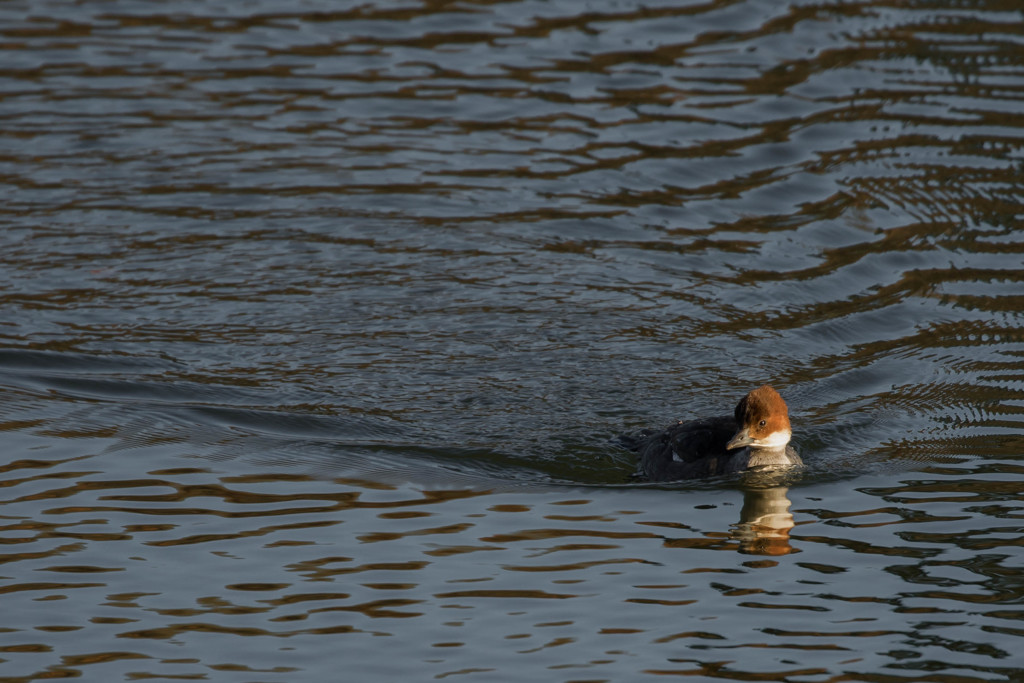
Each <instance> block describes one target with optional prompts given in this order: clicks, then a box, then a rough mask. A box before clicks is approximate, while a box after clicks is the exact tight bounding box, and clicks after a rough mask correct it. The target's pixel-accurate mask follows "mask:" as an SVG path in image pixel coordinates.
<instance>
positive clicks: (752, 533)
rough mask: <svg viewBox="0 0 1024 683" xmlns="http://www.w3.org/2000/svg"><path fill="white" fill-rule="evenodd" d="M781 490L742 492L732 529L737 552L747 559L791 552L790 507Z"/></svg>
mask: <svg viewBox="0 0 1024 683" xmlns="http://www.w3.org/2000/svg"><path fill="white" fill-rule="evenodd" d="M788 491H789V489H788V488H787V487H785V486H772V487H767V488H761V487H749V488H744V491H743V508H742V509H741V510H740V521H739V522H738V523H736V524H734V525H732V532H731V534H730V535H731V536H732V538H734V539H736V540H737V541H739V551H740V552H741V553H748V554H751V555H788V554H789V553H791V552H793V546H792V545H790V543H789V530H790V529H792V528H793V515H792V514H790V512H789V506H790V505H791V504H792V503H791V501H790V500H789V498H788V497H787V496H786V493H787V492H788Z"/></svg>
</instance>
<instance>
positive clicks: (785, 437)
mask: <svg viewBox="0 0 1024 683" xmlns="http://www.w3.org/2000/svg"><path fill="white" fill-rule="evenodd" d="M791 437H792V431H791V429H790V425H789V409H788V408H787V407H786V402H785V401H783V400H782V396H780V395H779V392H777V391H775V389H774V388H772V387H771V386H769V385H767V384H765V385H764V386H762V387H758V388H757V389H754V390H753V391H751V392H750V393H748V394H747V395H746V396H744V397H743V399H742V400H741V401H740V402H739V405H737V406H736V410H735V411H734V412H733V414H732V415H721V416H718V417H706V418H701V419H697V420H691V421H689V422H679V423H678V424H675V425H672V426H671V427H669V428H668V429H666V430H664V431H662V432H653V433H652V432H647V433H644V434H642V435H641V436H640V438H638V439H635V440H634V441H633V443H631V444H630V447H631V448H632V450H634V451H636V452H637V454H638V455H639V456H640V465H639V469H638V471H637V475H638V476H640V477H643V478H645V479H649V480H651V481H675V480H678V479H700V478H703V477H712V476H715V475H720V474H730V473H734V472H742V471H743V470H752V469H775V468H779V467H788V466H792V465H802V464H803V461H802V460H801V459H800V456H799V455H797V452H796V450H794V449H793V447H792V446H790V445H789V440H790V438H791Z"/></svg>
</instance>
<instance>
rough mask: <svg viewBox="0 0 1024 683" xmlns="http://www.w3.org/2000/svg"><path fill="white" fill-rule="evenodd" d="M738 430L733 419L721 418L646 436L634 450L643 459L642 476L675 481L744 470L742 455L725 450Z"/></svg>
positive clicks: (671, 428) (687, 423)
mask: <svg viewBox="0 0 1024 683" xmlns="http://www.w3.org/2000/svg"><path fill="white" fill-rule="evenodd" d="M736 429H737V424H736V420H735V419H734V418H733V416H732V415H722V416H719V417H709V418H704V419H700V420H691V421H689V422H680V423H679V424H676V425H672V426H671V427H669V428H668V429H666V430H664V431H662V432H655V433H653V434H648V435H645V436H644V437H643V438H642V439H640V440H639V441H638V442H637V444H636V445H635V447H634V450H636V452H637V454H638V455H639V456H640V471H639V474H640V475H642V476H644V477H646V478H647V479H650V480H652V481H672V480H675V479H697V478H702V477H711V476H714V475H716V474H726V473H728V472H735V471H738V470H739V469H743V467H744V466H745V464H744V465H739V464H738V463H736V462H735V460H736V458H737V457H742V456H741V453H740V451H728V450H726V448H725V445H726V444H727V443H729V440H730V439H731V438H732V437H733V435H734V434H735V433H736ZM742 450H745V449H742Z"/></svg>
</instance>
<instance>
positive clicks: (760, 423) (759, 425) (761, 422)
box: [757, 420, 765, 427]
mask: <svg viewBox="0 0 1024 683" xmlns="http://www.w3.org/2000/svg"><path fill="white" fill-rule="evenodd" d="M764 425H765V421H764V420H761V421H760V422H758V423H757V426H758V427H764Z"/></svg>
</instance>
